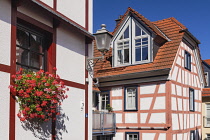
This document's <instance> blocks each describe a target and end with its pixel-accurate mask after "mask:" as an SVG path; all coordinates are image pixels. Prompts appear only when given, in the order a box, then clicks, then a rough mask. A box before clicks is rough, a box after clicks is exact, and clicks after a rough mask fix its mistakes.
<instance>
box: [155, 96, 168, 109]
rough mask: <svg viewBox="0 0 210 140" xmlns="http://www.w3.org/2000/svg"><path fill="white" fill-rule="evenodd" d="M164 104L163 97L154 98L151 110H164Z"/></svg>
mask: <svg viewBox="0 0 210 140" xmlns="http://www.w3.org/2000/svg"><path fill="white" fill-rule="evenodd" d="M165 102H166V99H165V96H163V97H156V100H155V104H154V107H153V109H165V108H166V107H165Z"/></svg>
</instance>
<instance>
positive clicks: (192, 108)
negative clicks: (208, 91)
mask: <svg viewBox="0 0 210 140" xmlns="http://www.w3.org/2000/svg"><path fill="white" fill-rule="evenodd" d="M190 111H194V90H193V89H190Z"/></svg>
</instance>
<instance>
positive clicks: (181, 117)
mask: <svg viewBox="0 0 210 140" xmlns="http://www.w3.org/2000/svg"><path fill="white" fill-rule="evenodd" d="M178 115H179V124H180V129H181V130H182V129H183V114H178Z"/></svg>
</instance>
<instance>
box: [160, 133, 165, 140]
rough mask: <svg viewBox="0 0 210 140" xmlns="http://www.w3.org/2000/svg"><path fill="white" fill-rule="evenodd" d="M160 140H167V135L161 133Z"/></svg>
mask: <svg viewBox="0 0 210 140" xmlns="http://www.w3.org/2000/svg"><path fill="white" fill-rule="evenodd" d="M158 140H166V134H165V133H160V135H159V138H158Z"/></svg>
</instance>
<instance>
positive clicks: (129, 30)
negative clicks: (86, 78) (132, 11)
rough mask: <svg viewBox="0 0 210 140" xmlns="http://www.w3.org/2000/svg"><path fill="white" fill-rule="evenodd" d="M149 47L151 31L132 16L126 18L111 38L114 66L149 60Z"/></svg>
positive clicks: (150, 59)
mask: <svg viewBox="0 0 210 140" xmlns="http://www.w3.org/2000/svg"><path fill="white" fill-rule="evenodd" d="M151 47H152V45H151V33H150V32H149V31H148V30H147V29H146V28H144V27H143V25H142V24H141V23H139V22H138V21H137V20H135V19H134V18H133V17H130V18H128V19H127V21H126V22H125V24H124V25H123V26H122V28H121V30H120V31H119V33H118V34H117V35H116V36H115V38H114V40H113V48H114V54H113V56H114V66H124V65H131V64H140V63H148V62H151V61H152V58H151V54H152V53H151V50H152V48H151Z"/></svg>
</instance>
